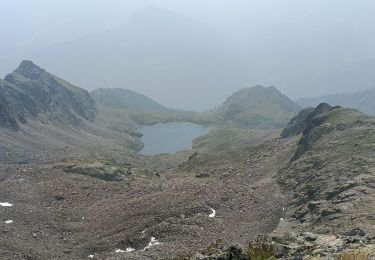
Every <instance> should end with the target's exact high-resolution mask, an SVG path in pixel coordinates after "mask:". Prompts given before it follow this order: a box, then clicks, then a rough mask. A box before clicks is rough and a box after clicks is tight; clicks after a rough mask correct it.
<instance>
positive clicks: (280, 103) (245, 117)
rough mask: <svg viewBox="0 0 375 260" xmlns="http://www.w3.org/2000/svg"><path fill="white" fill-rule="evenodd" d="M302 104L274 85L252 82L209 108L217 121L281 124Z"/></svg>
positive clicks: (247, 124) (255, 124)
mask: <svg viewBox="0 0 375 260" xmlns="http://www.w3.org/2000/svg"><path fill="white" fill-rule="evenodd" d="M300 109H301V107H300V106H299V105H298V104H296V103H294V102H293V101H292V100H290V99H289V98H288V97H286V96H285V95H283V94H282V93H281V92H280V91H278V90H277V89H276V88H275V87H263V86H254V87H249V88H244V89H241V90H239V91H237V92H235V93H233V94H232V95H231V96H230V97H228V98H227V100H226V101H225V102H224V103H223V105H221V106H220V107H219V108H216V109H214V110H212V111H210V112H208V113H209V114H211V116H212V117H213V118H214V120H216V121H222V122H226V123H229V124H235V125H239V126H241V127H265V128H267V127H270V126H271V127H282V126H284V125H285V124H286V123H287V122H288V121H289V120H290V119H291V118H292V117H293V116H294V115H296V114H297V112H298V111H299V110H300Z"/></svg>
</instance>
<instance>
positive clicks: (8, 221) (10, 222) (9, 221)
mask: <svg viewBox="0 0 375 260" xmlns="http://www.w3.org/2000/svg"><path fill="white" fill-rule="evenodd" d="M12 223H13V220H6V221H5V224H12Z"/></svg>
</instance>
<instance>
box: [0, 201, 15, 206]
mask: <svg viewBox="0 0 375 260" xmlns="http://www.w3.org/2000/svg"><path fill="white" fill-rule="evenodd" d="M0 206H1V207H12V206H13V204H10V203H9V202H0Z"/></svg>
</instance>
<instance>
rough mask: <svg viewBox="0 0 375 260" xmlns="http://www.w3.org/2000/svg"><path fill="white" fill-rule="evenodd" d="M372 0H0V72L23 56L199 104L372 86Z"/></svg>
mask: <svg viewBox="0 0 375 260" xmlns="http://www.w3.org/2000/svg"><path fill="white" fill-rule="evenodd" d="M374 11H375V1H372V0H361V1H354V0H329V1H328V0H259V1H254V0H134V1H130V0H64V1H51V0H0V24H1V25H0V33H1V35H2V40H1V41H0V74H1V75H2V76H4V75H5V74H6V73H9V72H11V71H12V70H13V69H14V68H15V67H16V66H17V64H18V63H19V62H20V61H21V60H23V59H32V60H33V61H34V62H35V63H37V64H38V65H40V66H42V67H43V68H45V69H46V70H48V71H50V72H52V73H54V74H56V75H58V76H60V77H63V78H64V79H66V80H68V81H71V82H72V83H73V84H76V85H78V86H81V87H84V88H87V89H94V88H98V87H123V88H129V89H132V90H135V91H138V92H141V93H143V94H146V95H148V96H150V97H151V98H154V99H156V100H157V101H159V102H161V103H163V104H165V105H169V106H172V107H180V108H187V109H194V110H205V109H208V108H210V107H212V106H214V105H216V104H219V103H220V102H222V101H223V100H224V99H225V97H226V96H228V95H229V94H231V93H232V92H233V91H236V90H238V89H240V88H242V87H247V86H252V85H256V84H265V85H275V86H276V87H277V88H279V89H280V90H281V91H282V92H283V93H285V94H287V95H288V96H290V97H291V98H299V97H304V96H317V95H324V94H331V93H338V92H352V91H357V90H362V89H366V88H373V87H375V73H373V71H375V47H374V46H375V30H374V28H375V15H373V13H374Z"/></svg>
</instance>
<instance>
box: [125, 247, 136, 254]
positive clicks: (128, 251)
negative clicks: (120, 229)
mask: <svg viewBox="0 0 375 260" xmlns="http://www.w3.org/2000/svg"><path fill="white" fill-rule="evenodd" d="M134 251H135V249H134V248H132V247H128V248H127V249H126V250H125V252H126V253H131V252H134Z"/></svg>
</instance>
